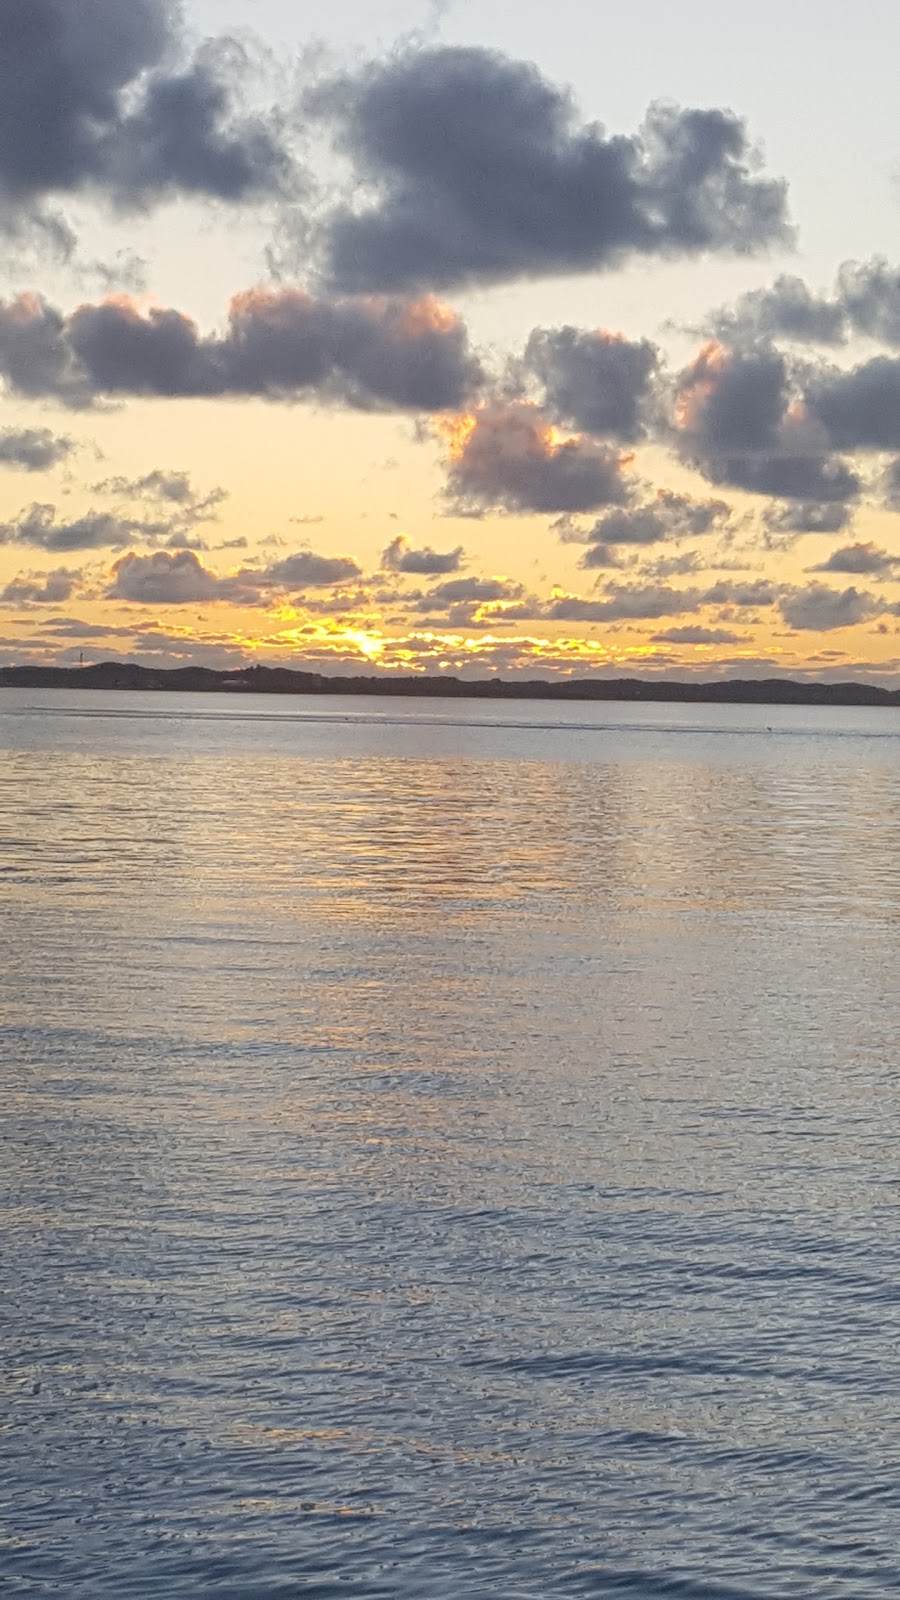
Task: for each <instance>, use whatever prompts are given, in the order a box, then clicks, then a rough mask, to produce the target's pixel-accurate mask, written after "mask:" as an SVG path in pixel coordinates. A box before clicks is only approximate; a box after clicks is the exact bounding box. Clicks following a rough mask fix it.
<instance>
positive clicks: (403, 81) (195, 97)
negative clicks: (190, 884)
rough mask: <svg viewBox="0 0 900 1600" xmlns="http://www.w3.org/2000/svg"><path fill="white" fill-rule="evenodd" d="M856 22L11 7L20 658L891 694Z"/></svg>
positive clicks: (45, 4) (896, 635)
mask: <svg viewBox="0 0 900 1600" xmlns="http://www.w3.org/2000/svg"><path fill="white" fill-rule="evenodd" d="M848 19H849V13H848V10H847V7H846V6H845V5H839V4H838V3H837V0H817V3H816V4H815V5H814V4H812V3H811V0H794V3H793V4H792V5H790V6H785V5H784V4H783V0H782V3H779V4H778V5H776V4H775V3H774V0H757V4H755V5H754V6H753V7H748V8H743V9H742V10H741V11H740V12H739V13H738V12H734V11H733V10H732V9H730V8H723V7H722V6H721V4H713V0H683V3H682V4H681V5H679V6H673V5H671V3H670V0H633V3H632V4H631V5H629V6H628V7H627V8H625V7H620V8H616V9H614V8H612V7H604V6H597V5H587V4H586V3H584V0H557V3H556V4H555V5H553V6H538V5H535V4H531V3H529V0H524V3H523V4H522V5H520V6H519V7H515V8H514V7H510V6H509V5H508V4H506V3H503V4H501V3H500V0H477V3H476V0H458V3H454V0H445V3H441V0H432V3H431V4H428V3H425V0H421V3H418V4H414V3H412V0H408V3H402V4H401V3H385V4H382V5H381V6H380V7H378V8H377V12H376V10H375V9H374V8H372V7H369V6H363V5H362V4H359V3H352V0H334V3H333V4H331V5H330V6H329V7H327V8H321V7H316V8H312V7H306V6H303V5H301V4H297V3H295V0H252V3H251V0H185V3H184V4H183V5H182V6H179V5H177V4H174V3H172V4H168V3H166V0H129V3H128V4H127V5H125V4H123V3H122V0H0V385H2V392H3V406H2V416H0V664H12V663H17V662H24V661H39V662H53V663H61V664H67V663H72V662H77V661H78V660H79V659H80V658H81V656H82V654H83V657H84V660H85V661H96V660H105V659H128V660H136V661H141V662H144V663H146V664H148V665H152V664H157V665H162V666H173V665H183V664H189V663H202V664H206V665H211V666H216V667H230V666H234V667H239V666H242V665H247V664H250V663H251V662H254V661H259V662H263V663H266V664H269V665H290V666H295V667H298V668H312V669H315V670H317V671H324V672H332V673H341V674H346V673H351V672H359V671H365V672H373V671H379V672H396V671H403V672H408V671H433V672H437V671H441V672H444V673H452V674H461V675H466V676H480V675H483V674H484V673H485V672H488V671H500V672H502V673H503V675H504V676H508V677H513V676H526V677H527V676H555V675H559V674H561V673H562V674H572V673H574V674H576V675H579V676H581V675H590V674H595V673H598V672H600V673H606V674H610V673H611V674H614V675H621V674H623V673H628V674H631V673H633V672H639V673H644V674H651V673H652V674H655V675H659V674H663V675H667V676H672V677H683V676H686V675H689V674H697V673H699V674H701V675H706V676H714V675H721V674H726V675H729V676H730V675H747V676H750V675H771V674H773V673H778V674H787V675H793V676H800V675H814V676H823V677H826V678H829V679H834V678H837V679H842V678H853V677H863V678H867V679H872V680H874V681H880V682H885V683H889V684H892V685H894V686H896V683H897V681H898V674H900V265H898V263H900V126H897V125H896V115H895V113H894V112H893V109H892V108H893V106H894V104H895V98H896V94H895V76H896V61H897V58H898V52H900V13H898V11H897V8H896V6H895V5H893V4H889V3H888V0H861V4H860V5H859V6H857V7H855V8H854V9H853V12H852V27H851V26H850V25H849V20H848ZM325 28H327V30H328V31H323V30H324V29H325Z"/></svg>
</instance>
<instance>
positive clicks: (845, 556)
mask: <svg viewBox="0 0 900 1600" xmlns="http://www.w3.org/2000/svg"><path fill="white" fill-rule="evenodd" d="M807 570H808V571H809V572H845V573H848V574H852V575H854V576H861V577H872V578H890V577H893V576H894V575H895V574H896V573H897V572H898V571H900V557H898V556H892V555H889V554H888V552H887V550H879V548H878V546H877V545H876V544H873V543H872V542H869V543H868V544H847V545H843V546H842V547H841V549H840V550H833V551H832V552H831V555H830V556H829V557H828V560H827V561H823V562H822V563H821V565H819V566H817V567H809V568H808V569H807Z"/></svg>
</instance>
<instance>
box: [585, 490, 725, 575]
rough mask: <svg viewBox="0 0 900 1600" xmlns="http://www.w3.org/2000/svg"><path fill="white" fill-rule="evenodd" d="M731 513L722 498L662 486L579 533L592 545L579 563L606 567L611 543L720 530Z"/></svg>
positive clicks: (657, 540)
mask: <svg viewBox="0 0 900 1600" xmlns="http://www.w3.org/2000/svg"><path fill="white" fill-rule="evenodd" d="M730 516H731V507H730V506H729V505H727V504H726V502H725V501H724V500H694V499H693V498H692V497H691V496H690V495H685V494H678V493H677V492H675V491H674V490H671V489H661V490H660V491H659V493H658V494H657V496H656V498H655V500H652V501H650V502H649V504H647V505H643V506H633V507H625V506H623V507H617V508H616V509H614V510H613V511H608V512H606V514H605V515H604V516H602V517H601V518H600V519H599V521H598V522H596V523H595V524H594V527H593V528H592V529H591V531H590V532H589V533H588V534H585V535H581V536H580V537H583V538H584V539H586V540H587V541H588V542H589V543H590V544H591V548H590V549H589V550H587V551H586V552H585V554H584V556H583V557H582V561H581V565H582V566H583V567H598V566H601V567H602V566H608V565H609V563H608V561H607V560H606V556H605V552H606V550H607V548H608V546H610V545H651V544H660V543H662V542H663V541H664V540H669V541H672V540H675V539H679V538H691V539H695V538H699V537H702V536H703V535H704V534H709V533H722V532H723V531H724V529H725V527H726V525H727V522H728V519H729V517H730ZM569 537H570V538H571V537H572V536H571V535H569ZM595 552H596V554H595Z"/></svg>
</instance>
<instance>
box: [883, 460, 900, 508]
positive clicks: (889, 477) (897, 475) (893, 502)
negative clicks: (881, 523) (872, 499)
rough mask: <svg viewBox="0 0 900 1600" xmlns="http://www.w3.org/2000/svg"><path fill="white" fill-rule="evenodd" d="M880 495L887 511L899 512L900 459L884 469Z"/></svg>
mask: <svg viewBox="0 0 900 1600" xmlns="http://www.w3.org/2000/svg"><path fill="white" fill-rule="evenodd" d="M881 493H882V496H883V498H884V503H885V506H886V507H887V509H888V510H889V511H900V457H897V458H896V459H895V460H894V461H891V462H890V463H889V464H888V466H886V467H885V469H884V473H883V475H882V479H881Z"/></svg>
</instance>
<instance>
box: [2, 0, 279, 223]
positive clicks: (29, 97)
mask: <svg viewBox="0 0 900 1600" xmlns="http://www.w3.org/2000/svg"><path fill="white" fill-rule="evenodd" d="M246 65H247V63H246V60H245V59H244V58H243V56H242V51H241V49H240V47H239V46H238V45H237V44H236V43H235V42H234V41H210V42H208V43H206V44H204V45H203V46H202V47H201V48H200V50H199V51H198V52H197V53H196V54H195V55H194V56H193V58H190V56H189V54H188V51H187V47H186V43H185V37H184V34H183V30H182V15H181V6H180V4H178V3H177V0H127V3H124V0H3V4H2V6H0V217H2V218H4V219H5V221H6V225H7V226H8V227H10V228H15V227H16V225H17V224H18V223H19V222H20V221H24V222H25V223H27V222H28V220H29V218H31V217H33V216H34V215H35V213H36V214H37V215H38V216H40V214H41V206H42V203H43V202H44V201H46V200H47V199H53V198H57V197H61V196H62V197H64V196H71V195H77V194H84V193H87V194H100V195H103V196H105V197H106V198H108V199H110V200H111V201H113V202H114V203H115V204H116V205H118V206H144V205H146V204H148V203H150V202H152V201H154V200H157V199H158V198H160V197H162V196H165V195H168V194H182V195H201V196H209V197H212V198H215V199H218V200H224V201H229V202H238V201H243V200H247V199H250V198H253V197H256V196H259V195H265V194H275V193H283V192H285V191H286V190H287V189H288V188H290V187H291V182H292V177H293V169H292V163H291V160H290V157H289V155H288V153H287V151H286V148H285V144H284V140H283V136H282V129H281V127H280V125H279V122H278V119H277V118H276V117H274V116H264V115H260V114H254V115H251V114H249V113H248V112H247V111H246V109H245V108H244V106H243V105H242V92H241V82H242V78H243V76H244V75H245V68H246Z"/></svg>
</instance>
